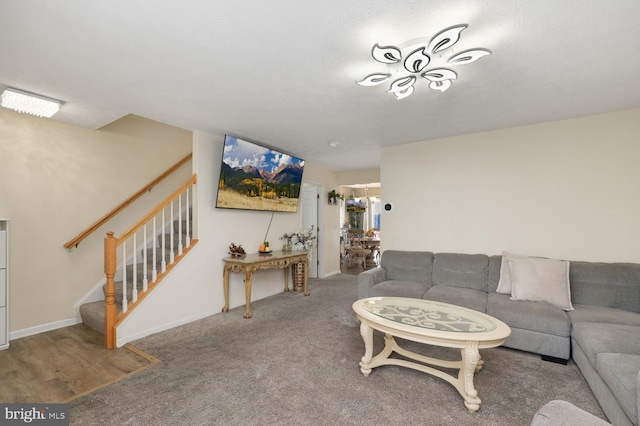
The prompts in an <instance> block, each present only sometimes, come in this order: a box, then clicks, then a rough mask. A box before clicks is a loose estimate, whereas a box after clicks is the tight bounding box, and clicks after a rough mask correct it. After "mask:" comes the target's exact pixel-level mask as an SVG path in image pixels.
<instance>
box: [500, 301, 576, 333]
mask: <svg viewBox="0 0 640 426" xmlns="http://www.w3.org/2000/svg"><path fill="white" fill-rule="evenodd" d="M487 313H488V314H489V315H492V316H494V317H496V318H498V319H499V320H502V321H504V322H505V323H507V325H509V326H510V327H516V328H520V329H523V330H531V331H536V332H540V333H546V334H553V335H556V336H560V337H569V335H570V333H571V321H569V317H568V316H567V313H566V312H565V311H563V310H562V309H560V308H558V307H556V306H553V305H550V304H549V303H546V302H529V301H524V300H511V299H510V298H509V296H508V295H506V294H500V293H491V294H489V296H488V297H487Z"/></svg>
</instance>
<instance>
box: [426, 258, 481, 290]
mask: <svg viewBox="0 0 640 426" xmlns="http://www.w3.org/2000/svg"><path fill="white" fill-rule="evenodd" d="M488 273H489V256H487V255H484V254H459V253H436V254H435V255H434V257H433V285H444V286H452V287H463V288H471V289H474V290H480V291H484V292H485V293H486V292H487V275H488Z"/></svg>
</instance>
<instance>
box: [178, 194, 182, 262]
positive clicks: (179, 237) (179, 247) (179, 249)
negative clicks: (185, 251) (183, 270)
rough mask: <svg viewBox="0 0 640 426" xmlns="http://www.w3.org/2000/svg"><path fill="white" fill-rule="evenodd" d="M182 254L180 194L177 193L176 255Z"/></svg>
mask: <svg viewBox="0 0 640 426" xmlns="http://www.w3.org/2000/svg"><path fill="white" fill-rule="evenodd" d="M181 254H182V194H180V195H178V256H180V255H181Z"/></svg>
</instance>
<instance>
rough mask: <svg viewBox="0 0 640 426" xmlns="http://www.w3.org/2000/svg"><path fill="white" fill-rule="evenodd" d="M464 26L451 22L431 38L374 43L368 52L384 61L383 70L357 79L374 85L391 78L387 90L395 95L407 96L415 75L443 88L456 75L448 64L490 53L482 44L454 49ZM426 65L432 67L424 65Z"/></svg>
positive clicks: (431, 86)
mask: <svg viewBox="0 0 640 426" xmlns="http://www.w3.org/2000/svg"><path fill="white" fill-rule="evenodd" d="M467 27H468V25H467V24H460V25H454V26H452V27H449V28H445V29H444V30H442V31H440V32H439V33H437V34H436V35H434V36H433V37H432V38H431V40H429V39H426V38H422V39H414V40H410V41H408V42H406V43H404V44H401V45H399V46H397V47H396V46H380V45H379V44H375V45H374V46H373V49H372V50H371V56H373V58H374V59H375V60H376V61H378V62H380V63H383V64H385V65H386V68H387V69H386V72H381V73H375V74H369V75H368V76H367V77H365V78H364V79H362V80H361V81H357V83H358V84H359V85H361V86H377V85H380V84H382V83H385V82H387V81H388V80H391V81H392V82H391V84H390V85H389V89H388V90H387V93H392V94H393V95H394V96H395V97H396V99H404V98H406V97H408V96H410V95H411V94H412V93H413V92H414V91H415V86H414V85H415V84H416V82H417V81H418V77H422V78H424V79H425V80H427V82H428V84H429V88H431V89H433V90H437V91H439V92H444V91H446V90H447V89H449V88H450V87H451V85H452V84H453V81H454V80H457V79H458V73H457V72H456V71H454V70H452V69H450V67H454V68H455V66H456V65H464V64H470V63H471V62H475V61H477V60H478V59H480V58H482V57H483V56H487V55H490V54H491V51H490V50H488V49H484V48H473V49H468V50H465V51H462V52H459V53H456V52H453V49H452V47H453V46H454V45H455V44H456V43H457V42H458V41H459V40H460V34H461V33H462V31H464V30H465V29H467ZM427 40H429V42H428V43H427ZM427 66H431V67H432V68H431V69H427ZM425 70H426V71H425ZM420 81H423V80H420Z"/></svg>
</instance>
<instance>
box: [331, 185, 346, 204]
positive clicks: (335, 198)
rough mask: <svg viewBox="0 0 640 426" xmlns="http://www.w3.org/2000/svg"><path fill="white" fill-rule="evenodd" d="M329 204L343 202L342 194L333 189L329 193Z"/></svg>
mask: <svg viewBox="0 0 640 426" xmlns="http://www.w3.org/2000/svg"><path fill="white" fill-rule="evenodd" d="M328 196H329V204H338V199H340V200H344V194H341V193H339V192H337V191H336V190H335V189H332V190H331V191H329V194H328Z"/></svg>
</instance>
